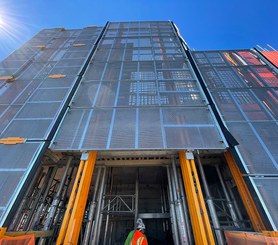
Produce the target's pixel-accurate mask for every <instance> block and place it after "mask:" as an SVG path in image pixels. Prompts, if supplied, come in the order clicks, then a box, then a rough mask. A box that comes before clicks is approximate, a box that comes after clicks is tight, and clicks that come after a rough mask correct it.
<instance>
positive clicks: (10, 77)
mask: <svg viewBox="0 0 278 245" xmlns="http://www.w3.org/2000/svg"><path fill="white" fill-rule="evenodd" d="M0 80H7V81H8V82H13V81H14V80H15V78H14V76H0Z"/></svg>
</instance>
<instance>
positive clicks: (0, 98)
mask: <svg viewBox="0 0 278 245" xmlns="http://www.w3.org/2000/svg"><path fill="white" fill-rule="evenodd" d="M101 30H102V28H85V29H82V30H64V29H62V28H56V29H45V30H42V31H41V32H39V33H38V34H37V35H36V36H34V37H33V38H32V39H31V40H30V41H28V42H27V43H26V44H24V45H23V46H22V47H21V48H19V49H18V50H16V51H15V52H14V53H12V54H11V55H10V56H8V57H7V58H6V59H5V60H3V61H2V62H1V63H0V138H7V137H22V138H25V143H23V144H17V145H3V144H0V155H1V158H0V197H1V198H0V220H1V222H2V221H3V217H5V215H6V214H7V211H8V210H9V209H10V207H11V206H12V204H13V202H14V201H15V198H16V197H17V194H18V192H19V191H20V189H21V188H22V186H23V184H24V182H25V180H26V178H27V176H28V174H29V173H30V172H31V170H32V168H33V166H34V165H35V163H36V160H37V158H38V156H39V155H40V153H41V152H42V149H43V148H44V147H45V145H46V144H47V141H48V140H49V139H50V133H51V131H53V126H54V125H55V123H56V122H57V120H58V119H59V117H62V115H61V112H62V110H63V108H64V107H65V106H67V103H66V100H67V99H68V97H69V96H70V93H71V92H72V90H73V88H74V86H75V84H76V83H77V81H78V76H79V74H80V71H81V69H82V67H83V65H84V63H85V61H86V59H87V57H88V55H89V53H90V50H91V49H92V48H93V47H94V45H95V41H96V39H97V38H98V35H99V34H100V31H101ZM76 44H77V45H76ZM55 74H56V75H57V74H62V75H63V78H60V79H53V78H50V77H51V75H55ZM49 76H50V77H49ZM0 225H1V224H0Z"/></svg>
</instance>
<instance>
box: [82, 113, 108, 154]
mask: <svg viewBox="0 0 278 245" xmlns="http://www.w3.org/2000/svg"><path fill="white" fill-rule="evenodd" d="M111 120H112V110H111V109H108V110H93V111H91V112H90V114H89V117H88V120H87V124H86V128H85V130H84V131H83V133H84V139H81V142H80V143H81V144H82V145H81V149H105V148H106V146H107V142H108V135H109V129H110V124H111Z"/></svg>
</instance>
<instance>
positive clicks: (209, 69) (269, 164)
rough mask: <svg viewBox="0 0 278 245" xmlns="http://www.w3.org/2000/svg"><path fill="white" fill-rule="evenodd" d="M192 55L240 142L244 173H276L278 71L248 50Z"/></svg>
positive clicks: (227, 122) (230, 128)
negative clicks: (276, 89)
mask: <svg viewBox="0 0 278 245" xmlns="http://www.w3.org/2000/svg"><path fill="white" fill-rule="evenodd" d="M193 56H194V58H195V59H196V62H197V64H198V65H199V68H200V71H201V73H202V75H203V77H204V79H205V82H206V84H207V86H208V88H209V90H210V92H211V94H212V96H213V99H214V101H215V102H216V104H217V107H218V109H219V111H220V114H221V116H222V118H223V120H224V121H225V122H226V124H227V126H228V129H229V130H230V132H231V133H232V134H233V135H234V136H235V138H236V139H237V140H238V142H239V146H238V149H239V151H240V154H241V156H242V158H243V160H244V164H245V166H246V168H247V172H250V173H251V174H261V175H265V174H266V175H267V174H277V173H278V163H277V150H276V149H277V148H278V138H277V135H276V132H278V126H277V114H278V111H277V101H278V97H277V92H276V91H275V90H274V88H277V87H278V75H277V73H276V72H275V71H274V70H272V69H271V68H270V67H268V65H267V64H265V63H264V62H262V61H261V59H260V57H259V56H258V54H257V53H255V52H254V51H250V50H239V51H237V50H234V51H216V52H214V51H213V52H210V51H208V52H193ZM223 61H224V62H223ZM251 142H252V143H251ZM270 142H271V143H270Z"/></svg>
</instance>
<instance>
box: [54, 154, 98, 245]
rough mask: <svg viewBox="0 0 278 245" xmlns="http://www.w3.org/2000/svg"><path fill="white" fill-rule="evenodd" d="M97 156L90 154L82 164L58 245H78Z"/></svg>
mask: <svg viewBox="0 0 278 245" xmlns="http://www.w3.org/2000/svg"><path fill="white" fill-rule="evenodd" d="M84 155H85V154H84ZM96 155H97V153H96V152H90V153H89V154H88V155H87V156H86V159H84V160H81V162H80V165H79V168H78V172H77V175H76V179H75V182H74V186H73V189H72V193H71V196H70V200H69V203H68V206H67V210H66V213H65V216H64V219H63V223H62V226H61V229H60V233H59V236H58V239H57V243H56V244H59V245H60V244H77V242H78V238H79V233H80V228H81V224H82V220H83V215H84V211H85V208H86V203H87V197H88V193H89V188H90V184H91V179H92V175H93V171H94V166H95V162H96ZM82 158H83V155H82Z"/></svg>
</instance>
